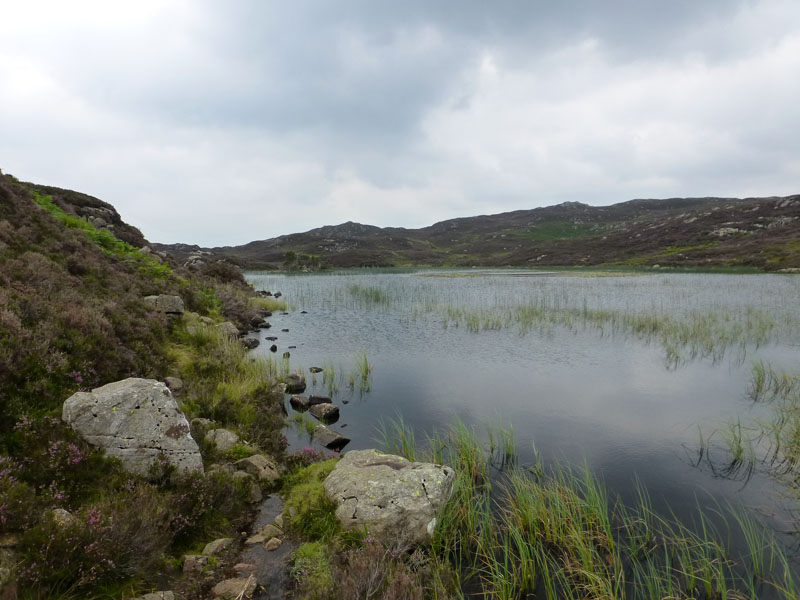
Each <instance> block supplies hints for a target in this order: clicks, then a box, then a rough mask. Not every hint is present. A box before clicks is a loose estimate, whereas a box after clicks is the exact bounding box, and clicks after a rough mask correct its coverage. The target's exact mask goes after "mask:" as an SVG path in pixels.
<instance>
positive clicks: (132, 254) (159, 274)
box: [33, 192, 172, 280]
mask: <svg viewBox="0 0 800 600" xmlns="http://www.w3.org/2000/svg"><path fill="white" fill-rule="evenodd" d="M33 199H34V201H35V202H36V204H38V205H39V206H41V207H42V208H44V209H45V210H46V211H47V212H48V213H50V215H51V216H52V217H53V218H54V219H56V220H58V221H60V222H62V223H64V225H66V226H67V227H68V228H70V229H78V230H80V231H83V232H84V233H85V234H86V236H87V237H88V238H89V239H90V240H91V241H92V242H94V243H95V244H97V245H98V246H99V247H100V248H101V249H102V250H103V252H105V253H106V254H107V255H108V256H111V257H114V258H116V259H118V260H122V261H129V262H131V263H133V264H135V265H136V266H137V268H138V269H139V270H140V271H141V272H142V273H143V274H144V275H147V276H148V277H151V278H153V279H156V280H161V279H165V278H166V277H168V276H170V275H171V274H172V269H171V268H170V266H169V265H168V264H166V263H163V262H161V261H159V260H158V259H156V258H155V257H153V256H148V255H146V254H142V253H141V252H140V251H139V249H138V248H136V247H135V246H131V245H130V244H128V243H127V242H123V241H122V240H119V239H117V238H116V237H114V234H113V233H111V232H110V231H108V230H107V229H97V228H96V227H95V226H94V225H92V224H91V223H89V221H87V220H85V219H81V218H80V217H76V216H73V215H69V214H67V213H66V212H64V211H63V210H62V209H61V208H59V207H58V206H56V204H55V203H54V202H53V199H52V198H51V197H50V196H44V195H41V194H38V193H37V192H33Z"/></svg>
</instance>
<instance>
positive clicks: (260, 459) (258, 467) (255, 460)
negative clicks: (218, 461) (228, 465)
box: [235, 454, 281, 484]
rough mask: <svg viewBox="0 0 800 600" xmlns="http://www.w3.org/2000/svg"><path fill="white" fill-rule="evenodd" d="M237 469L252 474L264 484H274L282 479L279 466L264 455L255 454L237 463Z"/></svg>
mask: <svg viewBox="0 0 800 600" xmlns="http://www.w3.org/2000/svg"><path fill="white" fill-rule="evenodd" d="M235 464H236V468H237V469H239V470H240V471H244V472H245V473H250V475H252V476H253V477H255V478H256V479H257V480H258V481H260V482H262V483H268V484H271V483H274V482H276V481H277V480H278V479H280V477H281V472H280V470H279V469H278V465H277V464H275V462H274V461H272V460H270V459H269V458H267V457H266V456H264V455H263V454H254V455H253V456H248V457H247V458H243V459H241V460H237V461H236V463H235Z"/></svg>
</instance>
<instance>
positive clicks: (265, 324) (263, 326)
mask: <svg viewBox="0 0 800 600" xmlns="http://www.w3.org/2000/svg"><path fill="white" fill-rule="evenodd" d="M267 316H272V313H269V315H267ZM270 327H272V323H270V322H269V321H263V322H261V323H259V324H258V328H259V329H269V328H270Z"/></svg>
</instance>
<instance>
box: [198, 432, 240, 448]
mask: <svg viewBox="0 0 800 600" xmlns="http://www.w3.org/2000/svg"><path fill="white" fill-rule="evenodd" d="M205 439H206V440H207V441H209V442H211V443H212V444H214V445H215V446H216V447H217V450H219V451H220V452H229V451H230V450H233V448H234V446H236V444H238V443H240V442H241V441H242V439H241V438H240V437H239V436H238V435H236V434H235V433H233V432H232V431H228V430H227V429H211V430H210V431H208V432H207V433H206V438H205Z"/></svg>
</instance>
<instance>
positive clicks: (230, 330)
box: [215, 321, 239, 337]
mask: <svg viewBox="0 0 800 600" xmlns="http://www.w3.org/2000/svg"><path fill="white" fill-rule="evenodd" d="M215 327H216V328H217V329H219V330H220V331H221V332H222V333H224V334H225V335H227V336H228V337H239V328H238V327H236V325H234V324H233V323H231V322H230V321H225V322H224V323H219V324H218V325H216V326H215Z"/></svg>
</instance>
